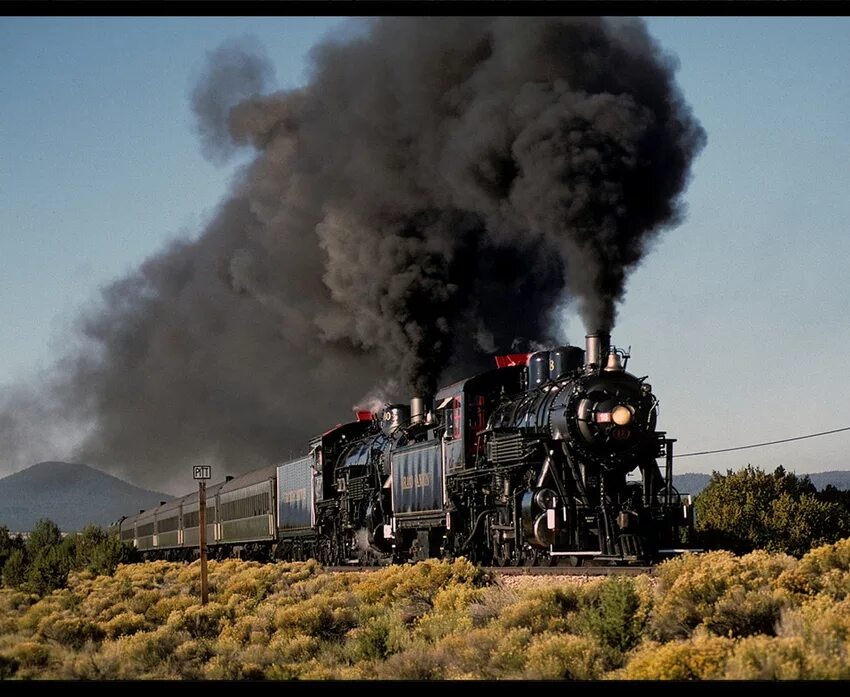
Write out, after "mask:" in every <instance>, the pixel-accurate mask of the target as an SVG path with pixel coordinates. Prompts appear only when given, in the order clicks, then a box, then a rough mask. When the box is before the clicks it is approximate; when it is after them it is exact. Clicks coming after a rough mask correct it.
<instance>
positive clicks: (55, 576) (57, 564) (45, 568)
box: [26, 545, 72, 595]
mask: <svg viewBox="0 0 850 697" xmlns="http://www.w3.org/2000/svg"><path fill="white" fill-rule="evenodd" d="M37 549H38V551H36V552H35V556H34V557H33V560H32V563H31V564H30V565H29V568H28V569H27V576H26V585H27V588H29V589H30V590H32V591H33V592H35V593H38V594H39V595H44V594H46V593H49V592H50V591H52V590H55V589H57V588H64V587H65V584H66V583H67V582H68V572H69V571H70V570H71V567H72V559H71V557H70V555H69V553H68V548H67V547H66V546H64V545H56V546H53V547H41V548H37Z"/></svg>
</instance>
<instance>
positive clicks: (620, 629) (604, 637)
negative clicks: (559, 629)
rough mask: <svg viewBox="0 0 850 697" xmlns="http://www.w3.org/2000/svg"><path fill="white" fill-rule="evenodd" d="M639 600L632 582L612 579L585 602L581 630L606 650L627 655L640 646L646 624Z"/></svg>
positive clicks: (623, 579) (580, 620)
mask: <svg viewBox="0 0 850 697" xmlns="http://www.w3.org/2000/svg"><path fill="white" fill-rule="evenodd" d="M639 608H640V598H639V597H638V594H637V591H636V589H635V584H634V582H633V581H632V580H631V579H630V578H624V577H618V576H611V577H609V578H607V579H605V580H604V581H603V582H602V583H601V584H599V585H598V586H596V588H594V589H593V590H591V591H590V592H589V593H588V594H587V595H586V596H585V598H584V599H583V602H582V607H581V612H580V613H579V626H580V627H581V628H582V629H583V630H584V632H585V633H587V634H590V635H591V636H593V637H595V638H596V639H597V640H598V641H599V642H600V643H601V644H602V645H603V646H608V647H610V648H612V649H616V650H617V651H628V650H629V649H632V648H633V647H635V646H636V645H637V643H638V642H639V641H640V637H641V634H642V633H643V628H644V624H645V618H644V617H643V616H642V615H641V614H640V613H639V612H638V610H639Z"/></svg>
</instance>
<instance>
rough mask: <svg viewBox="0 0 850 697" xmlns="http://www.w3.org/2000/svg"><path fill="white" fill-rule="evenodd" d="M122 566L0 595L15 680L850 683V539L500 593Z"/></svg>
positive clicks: (301, 571) (433, 583) (449, 581)
mask: <svg viewBox="0 0 850 697" xmlns="http://www.w3.org/2000/svg"><path fill="white" fill-rule="evenodd" d="M199 582H200V579H199V565H198V563H197V562H195V563H193V564H179V563H171V562H147V563H140V564H122V565H120V566H118V568H117V570H116V571H115V573H114V574H113V575H103V574H101V575H98V574H96V573H95V572H94V571H91V570H85V569H83V570H78V571H71V572H70V573H69V577H68V587H67V588H62V589H58V590H54V591H52V592H50V593H48V594H45V595H44V596H39V595H38V594H37V593H35V592H33V591H31V590H15V589H5V590H2V591H0V675H2V676H3V677H6V678H23V679H26V678H88V679H112V678H147V679H151V678H152V679H158V678H189V679H243V678H248V679H334V678H336V679H339V678H343V679H345V678H349V679H350V678H354V679H390V678H404V679H429V678H448V679H469V678H484V679H493V678H496V679H514V678H543V679H564V678H566V679H601V678H626V679H716V678H743V679H774V678H780V679H784V678H812V679H822V678H834V679H847V678H850V656H849V655H848V645H849V644H848V635H850V540H843V541H840V542H838V543H835V544H832V545H826V546H822V547H820V548H817V549H814V550H812V551H810V552H809V553H807V554H806V555H804V556H803V557H802V558H801V559H796V558H794V557H792V556H789V555H786V554H783V553H769V552H764V551H759V552H754V553H750V554H747V555H744V556H741V557H736V556H735V555H733V554H732V553H730V552H725V551H721V552H709V553H704V554H692V555H684V556H682V557H678V558H675V559H672V560H670V561H667V562H665V563H664V564H662V565H661V566H660V567H659V569H658V571H657V573H656V574H655V575H654V576H652V577H650V576H639V577H608V578H604V579H599V580H591V581H586V582H584V583H576V582H575V581H574V580H573V579H570V578H568V577H562V578H561V579H559V580H558V581H557V582H555V583H554V584H549V585H547V586H545V587H533V586H514V587H511V588H506V587H503V586H502V585H500V583H499V582H498V579H496V578H492V577H489V576H488V575H486V574H485V573H484V572H482V571H481V570H480V569H477V568H476V567H474V566H473V565H471V564H470V563H468V562H467V561H465V560H462V559H461V560H457V561H454V562H451V563H450V562H445V561H429V562H424V563H420V564H416V565H406V566H397V567H389V568H386V569H382V570H380V571H376V572H372V573H360V572H354V571H352V572H346V573H326V572H324V571H322V569H321V567H320V566H319V565H318V564H316V563H315V562H303V563H277V564H259V563H255V562H246V561H238V560H228V561H221V562H210V584H211V594H210V602H209V604H208V605H206V606H201V604H200V602H199Z"/></svg>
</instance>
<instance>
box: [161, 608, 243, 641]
mask: <svg viewBox="0 0 850 697" xmlns="http://www.w3.org/2000/svg"><path fill="white" fill-rule="evenodd" d="M232 619H233V612H232V610H231V609H230V608H228V607H227V606H225V605H221V604H220V603H213V602H211V603H208V604H207V605H193V606H191V607H189V608H186V610H184V611H183V612H180V611H176V612H174V613H172V615H171V616H170V617H169V619H168V624H169V625H174V626H175V627H176V628H177V629H182V630H185V631H187V632H188V633H189V636H191V637H192V638H193V639H214V638H216V637H217V636H218V635H219V633H220V632H221V628H222V624H223V623H224V622H225V621H228V620H232Z"/></svg>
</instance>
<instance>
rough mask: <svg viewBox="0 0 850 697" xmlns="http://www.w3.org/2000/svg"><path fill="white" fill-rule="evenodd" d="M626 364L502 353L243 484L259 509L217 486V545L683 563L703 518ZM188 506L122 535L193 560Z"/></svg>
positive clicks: (596, 355) (334, 553)
mask: <svg viewBox="0 0 850 697" xmlns="http://www.w3.org/2000/svg"><path fill="white" fill-rule="evenodd" d="M628 357H629V356H628V354H626V353H625V352H624V351H622V350H620V349H617V348H614V347H611V346H610V344H609V337H608V335H607V334H605V333H601V332H600V333H596V334H592V335H590V336H588V337H587V341H586V350H582V349H581V348H578V347H574V346H562V347H558V348H555V349H553V350H550V351H539V352H537V353H533V354H530V355H528V354H519V355H512V356H500V357H498V358H497V359H496V360H497V365H498V368H497V369H496V370H492V371H489V372H486V373H483V374H481V375H477V376H475V377H472V378H469V379H466V380H462V381H460V382H457V383H455V384H453V385H450V386H448V387H445V388H443V389H441V390H440V391H439V392H438V393H437V395H436V396H435V398H434V400H433V402H432V403H430V404H426V400H425V399H422V398H415V399H413V400H412V401H411V405H410V407H408V406H407V405H399V404H392V405H387V406H386V407H385V408H384V409H383V411H382V412H381V413H379V414H373V413H370V412H358V420H357V421H353V422H351V423H348V424H344V425H339V426H336V427H335V428H333V429H331V430H329V431H327V432H326V433H324V434H322V435H321V436H318V437H317V438H314V439H313V440H312V441H311V442H310V443H309V447H308V452H307V454H306V455H305V456H303V457H300V458H298V459H296V460H292V461H289V462H284V463H282V464H278V465H276V466H274V467H271V468H266V470H263V471H262V472H261V473H262V476H257V475H258V473H256V472H255V473H249V474H248V475H244V476H243V477H242V478H240V479H244V481H245V486H244V487H243V489H244V498H245V500H246V501H247V500H248V498H249V497H252V498H251V501H252V502H253V503H252V505H251V506H246V505H242V506H240V505H239V504H238V503H236V502H238V501H239V500H240V499H239V496H240V494H239V491H240V481H239V479H236V480H232V481H230V480H228V481H227V482H225V483H223V484H222V485H219V489H216V488H215V487H213V489H212V490H211V491H212V497H211V499H210V498H208V501H207V507H208V508H207V521H208V526H209V529H208V535H207V538H208V540H209V543H210V547H211V549H212V550H213V551H214V553H217V554H219V555H226V554H231V553H234V552H243V553H244V552H245V551H255V552H256V551H261V552H265V553H270V554H273V555H274V556H275V557H278V558H283V559H305V558H309V557H315V558H318V559H320V560H321V561H323V562H324V563H327V564H342V563H352V562H355V561H356V562H359V563H364V564H372V563H381V562H384V561H387V562H388V561H404V560H413V559H423V558H427V557H436V556H443V557H454V556H461V555H463V556H466V557H468V558H471V559H473V560H475V561H478V562H481V563H483V564H494V565H510V564H529V565H530V564H536V563H548V564H553V563H564V564H570V565H578V564H581V563H583V562H585V561H595V562H598V563H616V562H621V563H628V562H640V563H644V562H648V561H653V560H655V559H657V558H659V557H660V556H662V555H664V554H668V553H673V552H676V551H678V549H677V548H679V547H680V546H681V541H682V539H683V536H686V534H687V531H688V530H689V528H690V527H691V526H692V509H691V506H690V501H689V500H684V499H683V498H682V497H680V496H679V494H678V493H677V492H676V491H675V490H674V488H673V487H672V444H673V440H671V439H668V438H666V437H665V434H664V433H663V432H659V431H657V430H656V418H657V407H658V402H657V400H656V398H655V396H654V395H653V394H652V388H651V386H650V385H649V383H647V382H646V378H638V377H636V376H634V375H632V374H631V373H628V372H626V370H625V368H626V363H627V361H628ZM659 458H662V459H663V461H664V464H665V471H664V472H663V473H662V471H661V469H660V468H659V466H658V464H657V459H659ZM262 482H266V484H265V488H263V487H264V485H263V484H262ZM219 490H220V491H219ZM208 496H209V494H208ZM222 498H224V499H225V501H224V503H222ZM193 501H194V502H195V511H196V510H197V497H193V496H192V495H190V496H187V497H184V499H181V500H179V501H177V502H170V503H169V504H166V505H165V506H164V507H160V508H163V509H164V508H168V513H167V515H168V516H169V518H168V520H169V521H170V522H169V524H168V527H169V530H170V531H173V529H174V528H175V526H176V527H177V530H176V532H177V534H176V536H175V535H173V534H172V535H170V536H163V535H157V531H158V522H159V518H160V516H159V515H158V512H157V510H154V511H148V512H144V513H140V514H139V515H138V516H133V517H132V518H127V519H124V520H122V522H121V523H120V524H119V530H118V531H117V532H119V533H120V534H121V535H122V538H123V539H125V540H127V541H130V540H133V542H134V544H135V545H136V546H137V547H139V548H140V549H142V550H143V551H145V552H147V553H149V554H152V555H156V554H157V553H161V554H165V555H166V556H178V557H179V556H181V555H185V556H187V555H188V554H189V553H190V547H191V545H190V542H191V541H193V540H197V512H195V513H194V516H193V515H192V513H191V512H190V511H189V509H190V508H191V504H192V502H193ZM184 508H185V509H186V511H187V513H186V514H184V513H183V510H184ZM234 515H235V516H241V517H233V516H234ZM187 523H189V524H191V523H194V525H195V528H194V532H193V528H191V525H188V526H187ZM139 530H143V532H144V533H151V534H150V535H148V534H145V535H138V534H137V531H139ZM161 539H164V540H167V542H166V544H164V545H163V544H161V543H160V540H161Z"/></svg>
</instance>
